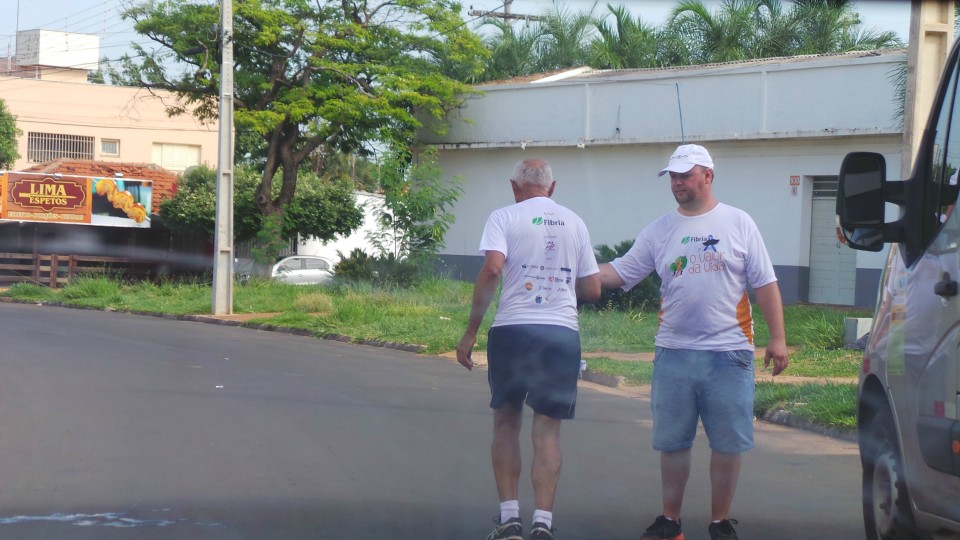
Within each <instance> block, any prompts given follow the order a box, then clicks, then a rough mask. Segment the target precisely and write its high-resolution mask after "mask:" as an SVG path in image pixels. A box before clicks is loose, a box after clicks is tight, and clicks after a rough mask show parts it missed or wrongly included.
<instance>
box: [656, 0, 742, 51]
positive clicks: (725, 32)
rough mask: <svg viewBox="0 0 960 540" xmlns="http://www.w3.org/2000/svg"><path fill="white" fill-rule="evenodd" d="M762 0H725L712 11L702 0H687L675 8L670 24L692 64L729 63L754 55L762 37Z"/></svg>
mask: <svg viewBox="0 0 960 540" xmlns="http://www.w3.org/2000/svg"><path fill="white" fill-rule="evenodd" d="M760 5H761V1H760V0H724V2H723V4H722V6H721V8H720V9H719V10H717V11H716V12H713V13H711V12H710V11H709V10H708V9H707V8H706V6H704V5H703V2H701V1H700V0H686V1H684V2H680V3H679V4H677V6H676V7H674V8H673V12H672V14H671V15H670V19H669V21H668V23H667V25H668V27H669V29H670V30H671V31H672V32H674V33H675V34H676V35H677V36H679V37H680V39H681V41H682V42H683V44H684V46H685V48H686V51H687V60H688V62H689V63H690V64H706V63H713V62H730V61H735V60H745V59H748V58H752V57H754V55H753V52H754V51H755V44H756V43H757V42H758V40H759V36H758V30H759V25H758V24H757V20H758V13H757V12H758V10H759V9H760Z"/></svg>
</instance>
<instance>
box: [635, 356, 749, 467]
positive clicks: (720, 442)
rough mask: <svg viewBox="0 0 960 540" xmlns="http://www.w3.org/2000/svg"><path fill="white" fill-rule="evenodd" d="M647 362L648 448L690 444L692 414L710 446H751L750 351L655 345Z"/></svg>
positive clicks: (723, 449)
mask: <svg viewBox="0 0 960 540" xmlns="http://www.w3.org/2000/svg"><path fill="white" fill-rule="evenodd" d="M653 362H654V364H653V383H652V390H651V396H650V403H651V406H652V408H653V449H654V450H659V451H662V452H676V451H679V450H685V449H687V448H690V447H692V446H693V439H694V438H695V437H696V434H697V420H698V418H699V419H700V420H702V421H703V429H704V431H705V432H706V434H707V440H709V441H710V448H711V449H712V450H714V451H716V452H720V453H723V454H739V453H741V452H746V451H747V450H749V449H751V448H753V393H754V373H753V351H750V350H741V351H694V350H687V349H666V348H663V347H657V348H656V353H655V355H654V360H653Z"/></svg>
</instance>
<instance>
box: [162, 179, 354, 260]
mask: <svg viewBox="0 0 960 540" xmlns="http://www.w3.org/2000/svg"><path fill="white" fill-rule="evenodd" d="M216 177H217V173H216V171H214V170H213V169H210V168H209V167H193V168H191V169H188V170H187V172H186V173H184V175H183V177H182V178H181V179H180V182H179V183H178V186H177V194H176V195H175V196H174V197H173V198H172V199H168V200H166V201H163V202H162V203H161V204H160V219H161V220H163V222H164V224H166V225H167V227H169V228H170V230H172V231H175V232H182V233H185V234H197V232H203V233H205V234H207V235H208V236H210V237H213V234H214V215H215V209H216V195H215V194H216ZM234 178H235V182H234V205H233V213H234V236H235V239H236V240H238V241H244V240H251V239H253V238H256V237H257V235H258V233H259V232H260V231H262V230H268V231H271V232H272V233H273V234H274V236H276V238H264V239H262V240H264V241H266V242H268V243H269V242H271V241H276V240H287V239H290V238H297V237H298V236H299V237H316V238H319V239H320V240H324V241H326V240H332V239H334V238H335V237H336V236H337V235H346V234H350V233H351V232H353V231H354V230H356V229H357V227H359V226H360V224H361V223H362V222H363V213H362V212H361V211H360V210H359V209H358V208H357V206H356V199H355V197H354V195H353V185H352V184H351V183H349V182H344V181H336V182H327V181H324V180H323V179H321V178H320V177H319V176H317V175H315V174H310V173H304V174H301V178H300V182H299V186H298V189H297V194H296V196H295V197H294V198H293V200H292V201H291V203H290V205H289V208H288V209H287V211H286V212H284V214H283V216H282V218H283V219H282V221H280V220H279V216H277V215H270V216H264V215H262V214H261V213H260V212H259V211H258V209H257V205H256V202H255V200H254V198H255V194H256V189H257V186H258V185H259V175H258V173H257V172H255V171H254V170H252V169H251V168H249V167H240V168H238V169H237V170H236V174H235V175H234ZM277 188H278V189H279V186H278V187H277ZM271 220H272V221H271ZM277 223H282V226H280V227H277V226H276V225H275V224H277ZM283 243H284V244H285V242H283Z"/></svg>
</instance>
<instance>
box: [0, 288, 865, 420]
mask: <svg viewBox="0 0 960 540" xmlns="http://www.w3.org/2000/svg"><path fill="white" fill-rule="evenodd" d="M3 296H7V297H11V298H14V299H17V300H20V301H25V302H59V303H63V304H66V305H71V306H78V307H87V308H97V309H112V310H119V311H135V312H146V313H169V314H177V315H183V314H210V312H211V300H212V292H211V288H210V284H209V283H197V282H191V281H182V282H180V281H165V282H161V283H156V284H154V283H147V282H142V283H137V284H128V283H124V282H122V281H119V280H116V279H112V278H110V277H102V276H89V277H82V278H80V279H78V280H77V281H76V282H74V283H72V284H69V285H67V286H64V287H63V288H61V289H60V290H58V291H54V290H51V289H48V288H45V287H39V286H36V285H27V284H19V285H14V286H12V287H10V289H9V290H8V291H6V292H5V293H3ZM472 296H473V285H472V284H470V283H464V282H460V281H454V280H448V279H430V280H427V281H424V282H423V283H421V284H420V285H418V286H416V287H413V288H410V289H400V288H373V287H371V286H369V285H356V284H348V283H340V282H337V283H334V284H333V285H328V286H294V285H286V284H282V283H277V282H274V281H271V280H267V279H258V278H254V279H251V280H250V281H249V282H247V283H245V284H236V285H235V286H234V288H233V311H234V313H263V314H265V315H264V317H262V318H259V319H256V320H253V321H250V322H251V323H258V324H266V325H271V326H275V327H286V328H297V329H302V330H306V331H308V332H311V333H312V334H314V335H316V336H323V335H326V334H338V335H343V336H347V337H349V338H351V339H353V340H355V341H362V340H371V339H372V340H381V341H393V342H399V343H406V344H415V345H421V346H423V347H424V348H425V349H424V352H425V353H427V354H441V353H446V352H450V351H452V350H453V348H454V347H455V346H456V343H457V341H458V340H459V339H460V336H461V334H462V333H463V329H464V327H465V326H466V324H467V317H468V315H469V310H470V302H471V298H472ZM492 312H493V308H491V309H490V312H488V313H487V316H486V319H485V320H484V325H483V326H482V327H481V329H480V331H479V332H478V340H477V341H478V343H477V348H478V349H479V350H484V349H485V348H486V332H487V329H488V328H489V324H490V322H491V321H492V319H493V313H492ZM869 316H871V314H870V313H869V312H867V311H864V310H838V309H835V308H829V307H818V306H788V307H786V308H785V309H784V320H785V324H786V328H787V344H788V345H789V346H790V347H791V348H792V349H793V352H792V353H791V357H790V367H789V368H788V370H787V372H786V373H785V375H791V376H794V377H811V378H825V377H849V378H854V377H856V376H857V370H858V369H859V365H860V353H859V352H857V351H849V350H844V349H840V348H839V346H840V345H841V344H842V339H843V319H844V317H869ZM754 318H755V333H756V338H755V341H756V343H757V345H759V346H763V345H766V342H767V339H768V336H769V332H768V331H767V326H766V322H765V320H764V319H763V315H762V313H761V312H760V310H759V309H756V308H755V309H754ZM656 330H657V313H656V312H655V311H634V312H617V311H610V310H602V311H592V310H584V312H583V313H582V315H581V318H580V333H581V341H582V346H583V350H584V352H600V353H602V352H627V353H636V352H652V351H653V350H654V346H653V337H654V335H655V334H656ZM588 365H589V369H590V370H592V371H596V372H598V373H604V374H608V375H613V376H621V377H624V379H625V382H626V383H627V384H632V385H641V384H649V382H650V374H651V372H652V365H651V363H649V362H639V361H618V360H614V359H610V358H590V359H588ZM757 369H762V368H761V366H759V365H758V366H757ZM855 393H856V388H855V385H853V384H841V385H824V384H781V383H766V382H763V383H758V385H757V407H758V410H759V413H760V414H762V412H763V411H766V410H770V409H771V408H781V409H784V410H788V411H790V412H791V414H796V415H798V416H799V417H801V418H807V419H809V420H810V421H812V422H815V423H817V424H820V425H824V426H829V427H834V428H836V429H846V428H847V427H852V426H854V423H855V418H854V408H853V405H852V404H853V403H855Z"/></svg>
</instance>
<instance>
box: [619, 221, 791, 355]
mask: <svg viewBox="0 0 960 540" xmlns="http://www.w3.org/2000/svg"><path fill="white" fill-rule="evenodd" d="M611 264H612V266H613V268H614V269H615V270H616V271H617V273H618V274H620V277H621V278H622V279H623V282H624V286H623V288H624V290H630V288H632V287H633V286H634V285H636V284H637V283H639V282H640V281H641V280H642V279H643V278H645V277H646V276H647V275H648V274H650V273H651V272H652V271H654V270H655V271H656V272H657V274H658V275H659V276H660V278H661V280H662V282H663V283H662V285H661V287H660V297H661V307H660V326H659V329H658V330H657V336H656V339H655V343H656V345H658V346H660V347H666V348H671V349H693V350H713V351H733V350H752V349H753V316H752V310H751V306H750V300H749V298H748V297H747V284H749V285H750V287H753V288H755V289H756V288H758V287H762V286H764V285H767V284H769V283H772V282H775V281H776V280H777V276H776V274H774V271H773V264H772V263H771V262H770V256H769V255H768V254H767V249H766V246H764V243H763V238H762V237H761V236H760V231H759V230H758V229H757V226H756V224H755V223H754V222H753V219H752V218H751V217H750V216H749V215H747V213H746V212H744V211H742V210H739V209H737V208H734V207H732V206H728V205H726V204H723V203H720V204H718V205H717V206H716V207H715V208H714V209H712V210H710V211H709V212H707V213H705V214H702V215H699V216H684V215H682V214H680V213H679V212H672V213H670V214H667V215H664V216H662V217H660V218H658V219H657V220H656V221H654V222H653V223H651V224H650V225H648V226H647V227H645V228H644V229H643V230H642V231H640V234H639V235H638V236H637V239H636V241H635V242H634V244H633V247H632V248H631V249H630V251H628V252H627V253H626V254H625V255H624V256H623V257H621V258H618V259H616V260H615V261H613V262H612V263H611Z"/></svg>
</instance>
